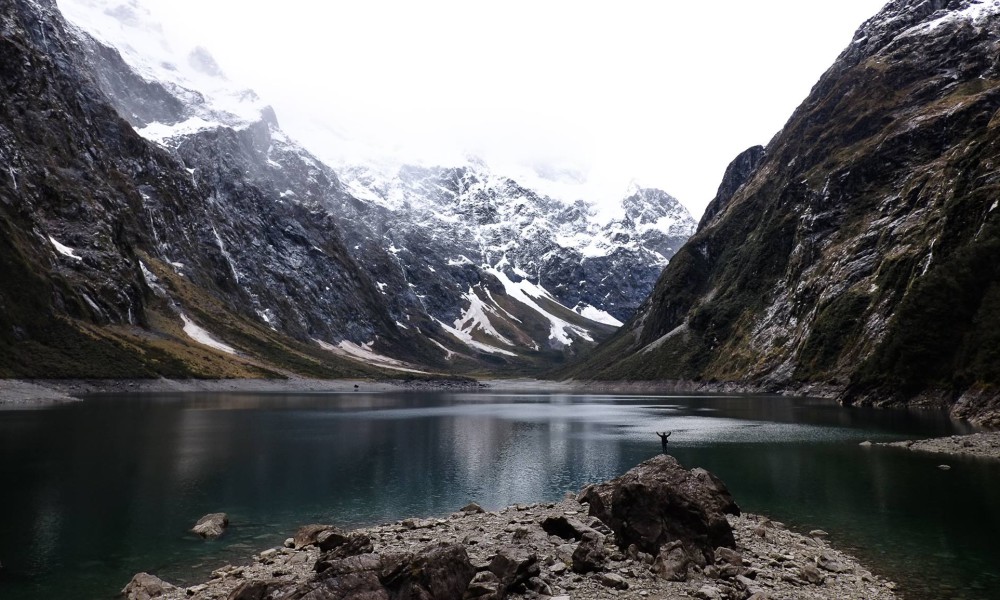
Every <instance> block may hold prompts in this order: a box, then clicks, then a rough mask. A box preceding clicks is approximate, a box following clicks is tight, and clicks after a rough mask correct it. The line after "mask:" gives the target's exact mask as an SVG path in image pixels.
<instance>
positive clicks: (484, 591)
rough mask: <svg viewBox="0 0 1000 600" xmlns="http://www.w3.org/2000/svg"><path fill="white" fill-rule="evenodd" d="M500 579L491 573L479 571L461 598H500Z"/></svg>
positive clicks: (485, 599) (470, 599) (466, 599)
mask: <svg viewBox="0 0 1000 600" xmlns="http://www.w3.org/2000/svg"><path fill="white" fill-rule="evenodd" d="M500 590H501V584H500V578H499V577H497V576H496V575H494V574H493V573H492V572H491V571H479V572H478V573H476V575H475V576H474V577H473V578H472V581H471V582H470V583H469V587H468V588H466V590H465V594H464V595H463V596H462V597H463V598H464V599H465V600H473V599H475V600H488V599H489V600H492V599H494V598H499V597H500Z"/></svg>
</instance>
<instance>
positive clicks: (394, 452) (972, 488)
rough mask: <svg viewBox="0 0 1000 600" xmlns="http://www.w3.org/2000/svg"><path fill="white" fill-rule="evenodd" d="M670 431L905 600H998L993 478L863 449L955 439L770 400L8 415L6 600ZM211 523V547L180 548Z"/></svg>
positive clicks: (472, 402) (654, 441)
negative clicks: (221, 528) (204, 522)
mask: <svg viewBox="0 0 1000 600" xmlns="http://www.w3.org/2000/svg"><path fill="white" fill-rule="evenodd" d="M662 430H671V431H673V432H674V434H673V436H672V437H671V438H670V450H671V453H672V454H674V455H675V456H676V457H677V458H678V459H679V460H680V461H681V463H682V464H684V465H685V466H688V467H692V466H702V467H705V468H707V469H709V470H711V471H713V472H715V473H717V474H718V475H719V476H720V477H722V479H723V480H724V481H726V483H727V484H728V485H729V488H730V489H731V490H732V492H733V494H734V495H735V497H736V499H737V501H738V503H739V504H740V506H741V507H742V508H743V509H744V510H746V511H751V512H760V513H765V514H767V515H769V516H770V517H772V518H774V519H778V520H782V521H785V522H787V523H789V524H790V525H793V526H795V527H797V528H800V529H803V530H809V529H813V528H821V529H825V530H826V531H828V532H830V533H831V534H832V539H833V541H834V542H835V543H837V544H839V545H840V546H841V547H846V548H849V549H851V550H852V551H853V552H855V553H856V554H858V555H859V556H861V557H862V558H863V559H865V560H867V561H868V562H869V564H871V565H873V566H875V567H876V570H878V571H879V572H881V573H882V574H884V575H887V576H889V577H892V578H894V579H896V580H898V581H900V582H901V583H903V591H904V592H905V593H906V595H907V597H908V598H967V599H985V598H991V597H995V596H994V594H995V593H996V591H997V590H1000V546H998V544H997V538H998V535H1000V512H998V511H996V507H997V506H1000V463H994V462H988V461H977V460H972V459H967V460H957V459H947V460H946V459H943V458H940V457H932V456H926V455H920V454H916V453H910V452H907V451H901V450H895V449H885V448H867V449H866V448H862V447H859V445H858V443H859V442H861V441H863V440H873V441H889V440H894V439H903V438H911V437H930V436H936V435H947V434H952V433H961V432H964V431H965V429H964V428H962V426H960V425H957V424H955V423H953V422H951V421H949V420H948V419H947V418H945V417H943V416H941V415H938V414H927V413H923V414H921V413H910V412H890V411H871V410H863V409H844V408H841V407H838V406H835V405H832V404H830V403H828V402H826V401H821V400H805V399H787V398H774V397H708V396H684V397H676V396H615V395H608V396H575V395H556V394H538V395H530V394H512V395H504V394H489V393H482V394H448V393H384V394H367V393H351V394H294V395H274V394H270V395H268V394H187V395H142V396H116V397H97V398H93V399H90V400H88V401H86V402H82V403H77V404H73V405H68V406H62V407H57V408H52V409H44V410H25V411H0V562H2V564H3V568H2V569H0V598H3V599H5V600H7V599H11V600H15V599H27V598H84V599H87V598H95V599H107V598H112V597H113V596H114V595H115V593H116V592H117V591H118V590H120V589H121V587H122V586H123V585H124V584H125V583H126V582H127V581H128V580H129V578H130V576H131V575H132V574H133V573H135V572H138V571H149V572H153V573H156V574H158V575H160V576H162V577H164V578H166V579H170V580H174V581H178V582H185V581H187V582H194V581H197V580H199V578H201V577H202V576H204V574H205V573H206V572H208V571H210V570H211V569H214V568H216V567H218V566H220V565H221V564H223V563H225V562H226V561H240V560H245V559H246V558H247V557H248V556H249V555H250V554H251V553H253V552H256V551H259V550H261V549H263V548H265V547H268V546H270V545H276V544H280V543H281V541H282V540H284V539H285V538H286V537H288V536H289V535H290V533H291V532H293V531H294V530H295V528H296V527H297V526H299V525H301V524H304V523H310V522H331V523H335V524H338V525H341V526H352V525H365V524H373V523H381V522H388V521H394V520H397V519H400V518H403V517H407V516H431V515H445V514H448V513H450V512H453V511H454V510H456V509H457V508H458V507H460V506H463V505H464V504H466V503H467V502H469V501H471V500H476V501H478V502H479V503H480V504H482V505H483V506H485V507H487V508H498V507H501V506H505V505H508V504H513V503H518V502H524V503H528V502H535V501H542V500H554V499H557V498H560V497H561V496H562V495H563V494H564V493H565V492H566V491H568V490H578V489H579V488H580V487H582V486H583V485H584V484H586V483H588V482H594V481H600V480H605V479H608V478H610V477H613V476H616V475H619V474H621V473H623V472H624V471H626V470H628V469H629V468H631V467H632V466H634V465H636V464H637V463H639V462H641V461H642V460H644V459H646V458H648V457H650V456H652V455H654V454H655V453H657V452H658V451H659V449H660V443H659V439H658V438H657V437H656V435H655V434H654V433H653V432H654V431H662ZM942 462H947V463H949V464H951V465H952V467H953V468H952V469H951V470H950V471H942V470H939V469H937V465H938V464H941V463H942ZM217 511H225V512H227V513H229V517H230V521H231V526H230V529H229V530H228V532H227V533H226V535H225V536H224V537H223V538H222V539H220V540H217V541H213V542H204V541H201V540H199V539H197V538H195V537H194V536H192V535H191V534H189V533H187V530H188V529H189V528H190V527H191V525H192V524H193V523H194V521H195V520H197V519H198V518H199V517H200V516H202V515H203V514H205V513H209V512H217Z"/></svg>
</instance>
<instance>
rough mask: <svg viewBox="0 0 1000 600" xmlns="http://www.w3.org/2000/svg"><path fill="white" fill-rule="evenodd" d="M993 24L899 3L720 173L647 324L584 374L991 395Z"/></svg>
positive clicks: (989, 11)
mask: <svg viewBox="0 0 1000 600" xmlns="http://www.w3.org/2000/svg"><path fill="white" fill-rule="evenodd" d="M998 51H1000V7H997V6H995V5H994V3H993V2H977V1H969V0H963V1H938V2H926V1H916V0H913V1H896V2H891V3H889V4H888V5H887V6H886V7H885V8H884V9H883V10H882V12H881V13H879V14H878V15H877V16H875V17H874V18H872V19H870V20H869V21H868V22H866V23H865V24H864V25H863V26H862V27H861V29H859V30H858V32H857V34H856V35H855V37H854V41H853V42H852V43H851V45H850V46H849V47H848V48H847V50H845V51H844V52H843V54H841V56H840V57H839V59H838V60H837V62H836V63H835V64H834V65H833V66H832V67H831V68H830V69H829V70H828V71H827V72H826V74H824V75H823V77H822V78H821V79H820V81H819V82H818V83H817V84H816V86H815V87H814V88H813V90H812V93H811V94H810V95H809V97H808V98H807V99H806V100H805V102H803V104H802V105H801V106H800V107H799V108H798V109H797V110H796V111H795V113H794V114H793V115H792V117H791V119H790V120H789V121H788V123H787V124H786V125H785V127H784V129H783V130H782V131H781V132H780V133H779V134H778V135H777V136H776V137H775V138H774V140H773V141H772V142H771V143H770V145H769V146H768V147H767V148H766V150H760V149H756V150H755V149H751V150H750V151H748V152H747V153H745V154H744V155H741V157H739V158H738V159H737V161H734V164H733V165H732V166H731V167H730V169H729V170H727V174H726V181H725V182H724V183H723V186H722V187H721V188H720V191H719V197H718V198H716V200H715V201H714V202H713V203H712V206H711V207H710V211H709V213H710V214H707V215H706V217H705V219H703V221H702V223H701V226H700V228H699V231H698V233H697V234H696V235H695V236H694V237H692V238H691V239H690V240H689V242H688V243H687V245H685V246H684V247H683V248H682V249H681V250H680V252H678V254H677V255H676V256H675V257H674V259H673V261H672V262H671V264H670V265H669V266H668V267H667V268H666V269H665V271H664V273H663V275H662V277H661V278H660V280H659V281H658V283H657V285H656V288H655V289H654V291H653V293H652V295H651V297H650V298H649V300H648V301H647V302H646V304H644V305H643V307H642V308H641V309H640V310H639V313H638V314H637V315H636V316H635V317H634V318H633V319H632V320H631V321H630V322H629V323H628V324H627V325H626V326H625V327H624V328H623V329H622V330H620V332H619V333H618V334H617V335H616V337H615V338H614V339H612V340H610V341H609V342H608V343H607V344H606V345H605V346H604V347H603V348H602V349H601V350H600V351H599V352H598V353H597V354H596V355H595V356H594V357H593V358H592V359H591V360H590V361H588V362H586V363H585V365H584V366H582V367H580V368H578V369H577V370H576V371H574V372H575V373H578V374H580V373H587V374H588V375H589V376H591V377H594V378H609V379H686V380H687V379H690V380H700V381H704V382H736V383H737V384H739V385H742V386H744V387H757V388H762V387H763V388H768V389H783V388H793V387H794V388H802V387H803V386H806V387H808V386H814V385H824V386H828V387H829V388H830V389H832V390H835V391H837V392H839V393H840V394H841V395H842V398H843V399H844V400H846V401H856V400H867V401H877V402H885V401H906V400H911V401H913V400H915V401H934V402H937V403H944V404H948V403H953V402H956V401H957V402H958V404H957V405H956V408H957V413H958V414H960V415H967V416H973V417H977V418H979V419H980V420H989V419H991V418H994V417H991V416H990V413H989V407H990V402H991V399H995V398H996V392H995V389H996V388H995V386H996V385H997V384H998V383H1000V354H998V352H1000V260H998V257H1000V211H998V210H997V208H998V201H1000V194H998V189H1000V188H998V184H1000V174H998V171H997V169H996V164H997V161H998V160H1000V136H998V132H1000V128H998V127H997V125H998V121H997V119H996V118H995V115H996V113H997V110H998V109H1000V67H998V64H997V61H996V56H997V54H998Z"/></svg>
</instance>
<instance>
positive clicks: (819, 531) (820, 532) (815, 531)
mask: <svg viewBox="0 0 1000 600" xmlns="http://www.w3.org/2000/svg"><path fill="white" fill-rule="evenodd" d="M809 537H814V538H824V539H825V538H828V537H830V534H829V533H827V532H825V531H823V530H822V529H813V530H812V531H810V532H809Z"/></svg>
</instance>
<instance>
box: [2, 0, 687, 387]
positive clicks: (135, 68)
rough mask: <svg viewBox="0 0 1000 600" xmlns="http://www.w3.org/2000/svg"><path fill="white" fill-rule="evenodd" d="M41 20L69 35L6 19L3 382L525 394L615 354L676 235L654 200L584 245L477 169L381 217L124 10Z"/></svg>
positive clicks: (78, 5) (438, 177)
mask: <svg viewBox="0 0 1000 600" xmlns="http://www.w3.org/2000/svg"><path fill="white" fill-rule="evenodd" d="M60 7H61V8H63V9H65V10H67V13H68V14H69V15H70V17H71V18H72V19H73V20H74V22H76V23H77V24H78V26H77V25H70V24H68V23H67V22H66V21H65V20H63V18H62V16H61V14H60V12H59V10H57V8H56V6H55V4H54V3H53V2H51V0H38V1H32V0H19V1H18V2H16V3H14V4H12V5H11V6H10V10H5V14H4V15H3V19H4V21H3V23H4V28H3V41H4V44H5V51H6V56H5V59H6V62H5V64H4V69H5V73H4V75H5V80H4V84H5V87H4V89H3V96H2V98H3V101H4V109H5V111H6V114H5V115H4V118H3V120H2V122H0V159H2V160H3V163H4V164H3V166H4V167H5V170H6V171H7V172H8V173H7V174H9V178H7V179H6V180H5V181H4V182H3V187H2V188H0V197H2V198H3V201H4V204H3V207H2V218H3V220H2V221H0V223H2V226H3V232H2V233H3V234H5V237H4V243H5V244H6V246H7V247H6V248H4V250H3V254H2V260H3V261H4V262H3V264H4V267H3V268H4V273H5V274H6V275H7V278H6V279H5V281H11V282H19V283H20V284H21V285H17V286H11V287H9V288H5V289H4V290H2V291H0V301H2V306H3V307H4V308H5V311H4V314H3V316H2V317H0V319H2V320H0V328H2V331H0V376H37V375H43V374H44V375H51V376H94V377H97V376H135V375H140V376H151V375H172V376H190V375H194V376H206V377H208V376H259V375H267V376H273V375H275V374H279V373H286V372H294V373H300V374H306V375H312V376H337V375H366V374H373V373H377V372H379V370H380V369H391V370H394V371H404V372H405V371H414V370H416V371H426V370H430V371H434V372H483V371H491V372H511V373H514V372H525V371H526V370H530V371H539V370H543V369H547V368H549V367H550V366H551V365H553V364H559V363H562V362H564V361H566V360H567V359H569V358H571V357H574V356H578V355H579V354H580V353H581V352H583V351H585V350H586V349H588V348H589V347H592V346H593V345H594V344H595V343H596V342H598V341H600V340H601V339H603V338H605V337H606V336H608V335H610V334H611V333H612V332H613V331H614V328H615V325H617V324H618V320H617V319H616V318H615V317H613V316H612V313H613V314H616V315H619V317H620V318H627V316H629V315H630V314H631V313H632V311H634V308H635V306H636V305H637V304H638V302H639V299H641V298H642V297H643V296H644V295H645V293H646V292H647V291H648V289H650V288H651V286H652V284H653V282H654V281H655V278H656V276H657V275H658V274H659V272H660V270H661V269H662V267H663V265H664V264H666V262H667V258H668V257H669V255H670V254H671V253H672V251H673V249H674V248H676V247H678V246H679V245H680V243H681V242H682V241H683V239H685V238H686V235H687V234H689V233H690V232H691V231H693V225H694V224H693V220H691V218H690V216H689V215H687V214H686V211H684V210H683V208H682V207H680V205H679V204H678V203H677V202H676V200H674V199H673V198H670V197H669V196H668V195H666V194H664V193H662V192H659V191H656V190H635V193H634V194H632V195H630V196H629V198H626V199H625V200H624V201H623V210H624V211H625V213H626V214H625V215H624V216H623V217H622V218H621V219H617V220H612V221H611V222H609V223H603V224H601V225H599V226H598V225H596V224H595V223H593V219H592V215H591V214H590V213H591V212H592V210H593V207H592V206H591V205H589V204H587V203H584V202H578V203H577V204H576V205H572V206H567V205H565V204H563V203H560V202H557V201H555V200H552V199H549V198H547V197H545V196H541V195H539V194H536V193H534V192H532V191H530V190H526V189H524V188H522V187H520V186H518V185H517V184H516V182H513V181H511V180H509V179H506V178H501V177H498V176H496V175H495V174H493V173H491V172H490V171H489V169H488V168H486V167H485V166H483V165H470V166H468V167H462V168H457V169H448V168H430V169H425V168H418V167H407V168H405V169H404V170H402V171H400V174H399V176H398V177H396V178H394V179H393V180H392V181H390V182H389V183H388V185H389V186H390V187H392V188H393V190H394V191H393V193H394V194H402V196H403V197H404V198H405V203H404V204H405V206H402V207H401V206H393V205H391V203H388V202H386V199H385V198H381V197H378V196H377V191H376V190H375V189H374V188H371V187H369V188H365V187H364V185H362V184H360V183H359V179H358V178H357V177H356V174H355V173H350V174H349V175H350V177H351V182H350V183H351V185H350V186H345V185H343V184H342V183H341V180H340V178H339V177H338V176H337V174H336V173H334V171H333V170H332V169H330V168H329V167H328V166H326V165H324V164H322V163H321V162H320V161H318V160H317V159H316V158H315V157H314V156H312V155H311V154H310V153H309V152H307V151H306V150H304V149H303V148H301V147H300V146H299V145H297V144H296V143H295V142H294V141H292V140H290V139H289V138H288V137H287V136H285V135H284V133H283V132H282V131H281V129H280V126H279V123H278V119H277V116H276V115H275V114H274V111H273V110H271V109H270V108H269V107H267V106H266V105H265V104H264V103H263V102H262V101H261V100H260V99H259V98H258V97H257V96H256V94H254V93H253V92H252V91H250V90H245V89H241V88H239V87H238V86H236V85H234V84H233V83H232V82H230V81H229V80H228V79H226V77H225V75H224V73H222V71H221V69H219V67H218V65H216V64H215V61H214V60H213V59H212V57H211V55H210V54H209V53H208V52H207V51H205V50H204V49H202V48H195V49H194V50H192V51H190V52H188V53H180V54H178V53H176V52H175V51H174V50H173V48H172V47H171V46H170V45H169V43H168V42H167V40H166V39H165V38H164V37H163V32H162V30H161V29H160V28H159V26H158V25H157V24H156V23H155V22H153V21H151V20H150V18H149V15H148V13H146V12H145V11H144V9H143V8H142V6H141V5H140V4H138V3H136V2H118V1H115V0H67V1H65V2H61V3H60ZM116 113H117V114H116ZM369 183H375V182H374V181H373V180H371V181H369ZM380 189H381V188H380ZM352 191H353V192H355V193H352ZM373 196H374V197H373ZM560 236H561V237H560ZM562 238H569V239H570V242H568V243H562V241H561V240H562ZM580 246H585V247H587V248H589V250H588V251H581V250H580V249H579V247H580ZM595 249H596V250H595ZM635 263H638V265H639V266H638V267H636V266H635ZM557 267H558V268H557ZM570 267H571V268H570ZM560 268H561V269H562V271H559V269H560ZM529 270H530V272H529ZM598 276H600V278H601V282H600V283H594V284H592V285H591V284H589V283H588V282H589V281H590V280H594V279H597V277H598ZM234 357H235V359H234ZM50 362H54V363H57V366H56V367H50V366H49V363H50ZM373 369H374V370H373Z"/></svg>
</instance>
